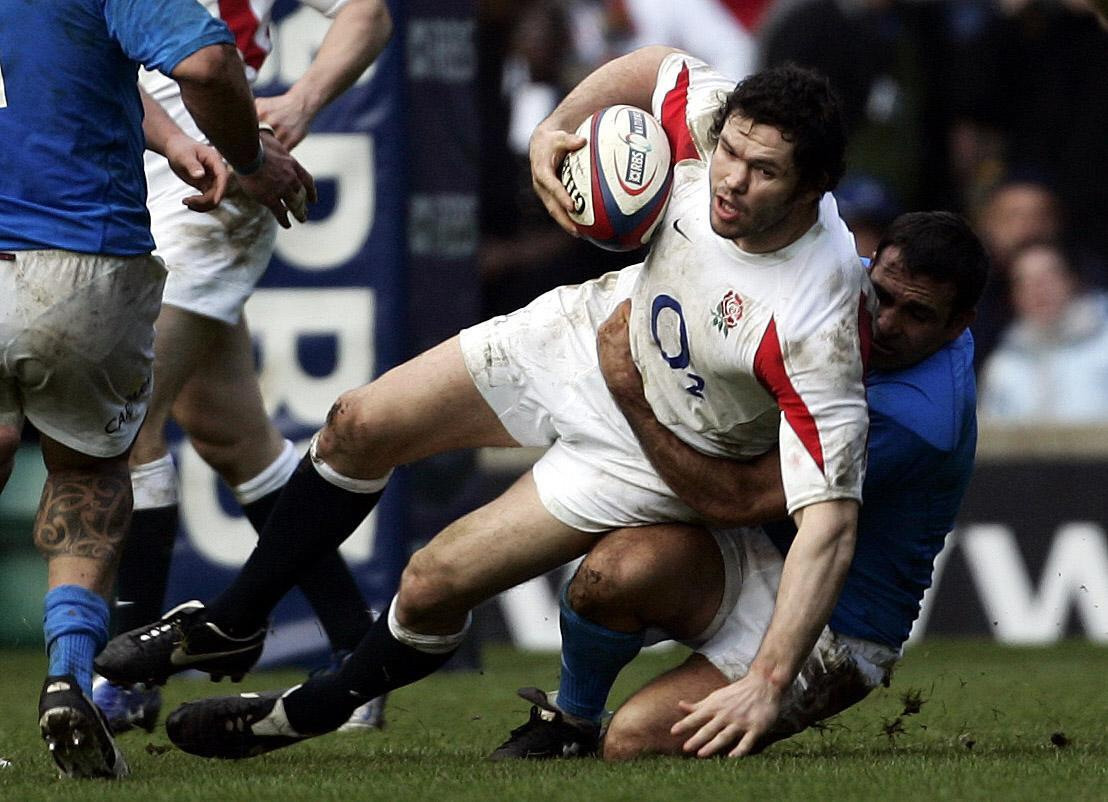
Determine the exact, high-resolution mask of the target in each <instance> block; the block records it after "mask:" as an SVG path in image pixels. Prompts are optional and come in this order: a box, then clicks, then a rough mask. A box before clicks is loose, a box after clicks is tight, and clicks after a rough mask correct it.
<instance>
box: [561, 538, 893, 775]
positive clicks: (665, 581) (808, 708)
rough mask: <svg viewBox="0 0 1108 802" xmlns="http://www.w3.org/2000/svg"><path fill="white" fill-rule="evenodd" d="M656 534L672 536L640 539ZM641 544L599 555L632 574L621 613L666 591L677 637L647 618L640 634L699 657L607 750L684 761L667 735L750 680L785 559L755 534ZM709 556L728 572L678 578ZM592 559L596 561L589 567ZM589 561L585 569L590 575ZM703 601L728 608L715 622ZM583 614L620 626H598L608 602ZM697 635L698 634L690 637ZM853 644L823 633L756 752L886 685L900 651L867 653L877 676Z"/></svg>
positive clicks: (632, 708) (658, 682) (619, 721)
mask: <svg viewBox="0 0 1108 802" xmlns="http://www.w3.org/2000/svg"><path fill="white" fill-rule="evenodd" d="M655 532H657V533H659V534H661V533H665V535H666V537H665V538H663V539H659V540H657V541H653V537H651V538H650V540H647V539H644V538H642V537H641V536H642V535H651V536H653V535H654V533H655ZM637 534H639V535H640V537H639V538H637V539H635V540H632V541H626V542H624V543H623V544H622V548H617V547H619V546H620V545H621V541H620V540H619V539H615V540H613V541H612V542H611V546H610V547H609V546H608V545H607V539H605V541H602V542H601V544H600V545H599V546H598V547H597V549H596V550H595V551H596V552H598V553H599V554H598V556H599V557H601V558H602V561H601V562H600V565H604V564H605V563H610V562H611V561H612V560H613V559H614V560H616V561H617V562H618V563H620V564H622V565H623V569H622V570H624V571H627V570H630V571H631V573H632V574H633V577H626V576H624V577H618V575H617V579H618V584H619V586H620V587H622V588H626V589H627V590H628V592H629V597H623V594H622V593H620V596H621V597H622V602H621V605H622V607H623V608H624V609H627V608H632V609H638V608H641V609H644V610H647V611H648V610H650V609H651V606H652V605H653V604H654V599H656V598H658V597H659V595H660V594H662V593H663V592H664V589H665V588H667V587H669V588H670V595H669V598H670V599H671V600H672V601H673V609H671V610H670V611H669V612H668V613H667V615H666V618H668V619H669V620H673V619H675V618H676V619H679V620H681V619H682V617H683V620H682V621H681V623H680V625H679V627H674V625H673V624H668V625H667V624H666V623H665V619H661V620H651V617H650V616H651V615H652V614H650V613H647V614H645V615H640V616H639V617H638V624H639V626H640V627H642V626H648V627H658V625H662V626H661V627H660V628H663V629H664V628H665V627H666V626H669V627H673V629H672V630H671V632H669V633H667V634H670V635H671V636H672V637H674V638H676V639H678V640H683V641H684V642H686V643H688V644H689V645H691V646H694V647H695V648H696V649H697V652H696V653H694V654H692V655H690V657H689V658H688V659H687V660H686V661H685V662H684V663H683V664H681V665H680V666H678V667H677V668H674V669H672V670H671V671H669V672H667V673H665V674H663V675H661V676H659V677H657V678H656V679H654V680H653V681H651V682H650V683H649V684H647V685H646V686H645V687H643V688H642V689H640V690H639V691H638V692H636V693H635V694H634V695H633V696H632V697H631V698H630V699H629V700H628V701H627V702H626V703H624V705H623V706H621V707H620V708H619V709H618V710H617V711H616V714H615V716H614V718H613V719H612V721H611V725H610V726H609V728H608V733H607V735H606V737H605V740H604V745H603V754H604V758H605V759H607V760H622V759H628V758H633V757H638V756H642V755H646V754H668V755H685V754H686V753H685V752H684V750H683V748H682V747H683V743H684V741H685V736H674V735H673V734H671V732H670V728H671V727H672V726H673V725H674V724H675V723H677V722H678V721H679V720H681V719H682V718H683V717H684V715H685V713H684V712H683V711H682V710H681V709H680V708H679V707H678V702H687V703H694V702H697V701H699V700H700V699H703V698H704V697H705V696H707V695H708V694H709V693H711V692H712V691H714V690H717V689H719V688H722V687H724V686H725V685H727V684H729V683H731V682H735V681H736V680H738V679H740V678H741V677H742V676H744V675H745V674H746V671H747V669H748V666H749V664H750V661H751V660H753V657H754V654H755V653H756V652H757V649H758V646H759V644H760V643H761V639H762V636H763V635H764V633H765V629H766V627H768V624H769V619H770V616H771V615H772V613H773V604H774V599H775V596H776V591H777V584H778V582H779V580H780V572H781V566H782V564H783V560H782V558H781V556H780V554H779V553H778V552H777V551H776V549H775V548H774V546H773V545H772V544H771V543H770V542H769V540H768V538H766V537H765V535H764V534H763V533H762V532H761V530H758V529H748V530H729V531H718V532H713V533H711V535H708V534H707V533H706V532H705V531H704V530H702V529H696V528H690V527H675V526H664V527H652V528H651V530H650V531H649V532H639V533H637ZM619 535H621V533H613V535H612V537H615V536H619ZM682 535H683V537H681V539H680V540H679V541H678V537H680V536H682ZM652 541H653V542H655V543H656V544H657V548H656V552H655V553H654V554H652V555H651V557H650V559H649V560H644V559H640V558H639V555H641V552H642V550H643V549H644V547H643V545H642V544H643V543H645V542H652ZM678 542H680V544H681V551H676V550H675V548H674V545H673V544H675V543H678ZM712 553H714V555H715V559H716V560H721V562H722V565H723V568H724V570H721V571H719V572H717V573H705V572H704V571H698V572H695V573H694V572H690V571H678V573H681V574H683V575H681V576H676V577H675V576H674V573H675V569H674V568H673V565H674V563H675V559H677V558H680V559H681V560H682V562H681V563H678V564H680V565H687V566H696V565H698V564H703V563H705V562H706V561H710V559H711V554H712ZM591 558H592V555H590V558H588V559H591ZM588 559H586V563H585V564H583V566H582V569H586V567H587V566H588ZM628 565H629V566H630V569H628V568H627V566H628ZM601 570H603V569H601ZM736 585H737V587H736ZM582 588H584V591H583V592H584V593H586V594H588V593H589V591H588V590H587V585H582ZM675 588H696V589H697V591H698V594H700V598H699V599H698V598H696V596H695V595H686V596H684V597H682V596H676V597H675V596H673V592H674V589H675ZM705 596H708V597H713V598H716V599H718V600H721V606H720V607H719V608H718V609H717V610H716V611H711V612H710V611H709V609H707V608H706V607H705V606H704V604H703V598H704V597H705ZM571 598H572V597H571ZM682 598H684V601H682ZM578 604H580V605H581V607H582V608H584V610H586V611H589V612H586V613H585V615H586V617H588V618H590V620H596V618H600V621H598V623H600V624H601V625H605V624H604V622H605V621H610V622H611V625H612V626H613V628H615V627H617V626H619V625H620V619H619V618H618V617H616V618H611V617H608V618H602V617H601V616H604V615H607V616H611V613H604V612H603V611H602V610H600V609H598V608H599V607H608V608H611V607H612V604H611V601H610V600H609V602H608V603H607V604H604V605H597V604H595V599H594V600H593V602H590V601H589V600H588V599H587V598H586V599H582V600H579V601H578ZM619 608H620V605H616V609H619ZM574 609H578V608H577V607H576V606H575V608H574ZM594 617H595V618H594ZM697 631H699V634H691V633H695V632H697ZM855 643H861V642H856V641H852V640H851V639H846V638H840V637H839V636H836V635H835V634H834V633H832V632H831V631H830V630H827V629H825V630H824V632H823V635H821V636H820V639H819V641H818V642H817V644H816V647H815V649H814V650H813V653H812V657H810V658H809V660H808V662H807V663H806V664H805V666H804V668H803V669H802V670H801V674H800V677H798V679H797V681H796V682H795V683H794V684H793V687H792V688H791V689H790V690H789V691H788V692H787V695H786V701H785V703H784V705H783V708H782V713H781V718H780V719H779V720H778V723H777V724H776V725H775V726H774V728H773V729H772V730H771V732H770V733H769V734H768V735H767V736H766V737H765V738H764V739H763V740H762V741H761V742H759V744H758V745H757V747H756V749H758V750H760V749H764V748H765V747H767V746H769V745H770V744H772V743H773V742H775V741H778V740H781V739H783V738H787V737H789V736H791V735H794V734H796V733H798V732H800V731H802V730H804V729H806V728H807V727H809V726H811V725H812V724H813V723H815V722H817V721H820V720H823V719H825V718H828V717H830V716H833V715H835V714H836V713H839V712H841V711H842V710H844V709H846V708H847V707H849V706H851V705H853V704H855V703H857V702H858V701H860V700H861V699H863V698H864V697H865V696H866V695H867V694H868V693H869V692H870V691H871V690H872V689H873V688H874V687H876V685H878V684H879V683H880V682H882V681H884V680H885V679H887V676H888V670H889V668H890V666H891V662H892V660H894V659H895V654H894V653H893V651H892V650H889V649H881V648H877V649H873V650H870V651H869V653H870V654H871V655H872V654H873V653H874V652H882V653H883V656H884V657H885V658H886V659H885V660H883V661H882V662H883V666H877V665H875V664H874V663H872V662H869V661H867V660H866V659H865V658H863V657H862V656H861V655H860V654H858V651H857V649H856V648H855V646H854V644H855Z"/></svg>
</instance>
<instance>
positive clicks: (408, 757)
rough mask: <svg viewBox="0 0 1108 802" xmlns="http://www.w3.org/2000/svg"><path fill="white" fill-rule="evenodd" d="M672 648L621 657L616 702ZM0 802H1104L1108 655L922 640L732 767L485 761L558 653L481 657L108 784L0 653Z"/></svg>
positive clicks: (172, 689)
mask: <svg viewBox="0 0 1108 802" xmlns="http://www.w3.org/2000/svg"><path fill="white" fill-rule="evenodd" d="M683 656H684V655H683V652H681V651H678V650H674V651H671V652H667V653H649V654H645V655H643V656H641V657H640V658H639V659H638V660H637V661H636V662H635V663H634V664H632V665H631V666H630V667H629V668H628V669H627V671H625V672H624V676H623V677H622V678H621V681H620V683H619V684H618V685H617V687H616V690H615V694H614V696H613V700H621V699H623V698H625V697H626V696H627V695H628V694H629V693H630V692H631V691H632V690H633V689H634V688H636V687H637V686H638V685H639V684H641V683H642V682H644V681H645V680H646V679H648V678H649V677H651V676H653V675H654V674H656V673H657V672H659V671H661V670H663V669H665V668H668V667H669V666H670V665H673V664H675V663H677V662H679V661H680V660H681V659H683ZM0 665H2V666H3V674H2V678H3V684H2V685H0V757H2V758H5V759H6V760H8V761H10V762H11V765H10V766H9V767H7V768H0V800H12V801H13V802H15V801H17V800H18V801H19V802H22V801H23V800H55V799H77V800H110V801H111V802H127V801H128V800H137V801H139V802H154V801H155V800H208V799H211V800H244V799H258V800H284V799H303V800H331V799H334V800H390V802H393V801H398V800H427V799H433V800H441V801H442V802H456V801H459V802H461V801H464V800H509V801H511V802H514V801H515V800H543V802H554V801H555V800H574V801H575V802H577V801H578V800H581V801H584V802H591V800H634V801H635V802H645V800H701V799H751V800H759V802H760V801H761V800H766V801H767V802H768V801H769V800H772V801H773V802H778V800H805V802H812V801H813V800H855V799H859V800H861V799H867V800H870V799H872V800H877V799H880V800H894V802H904V801H906V800H921V801H923V802H935V800H945V799H959V800H963V799H964V800H1043V799H1048V800H1055V801H1056V802H1062V801H1063V800H1064V801H1065V802H1069V801H1070V800H1090V802H1091V801H1092V800H1098V801H1099V802H1103V801H1104V800H1108V725H1106V723H1105V721H1106V716H1108V648H1105V647H1103V646H1100V647H1097V646H1093V645H1090V644H1088V643H1084V642H1081V643H1077V642H1073V643H1064V644H1061V645H1058V646H1055V647H1051V648H1047V649H1019V648H1005V647H1000V646H996V645H994V644H991V643H975V642H964V641H959V642H953V641H943V642H930V643H926V644H923V645H920V646H917V647H915V648H914V649H912V650H911V651H909V653H908V655H907V657H906V658H905V660H904V663H903V665H902V667H901V668H900V670H899V671H898V673H897V675H896V677H895V678H894V681H893V685H892V687H891V688H889V689H880V690H878V691H876V692H875V693H874V694H872V695H871V696H870V698H868V699H867V700H865V701H864V702H862V703H861V704H860V705H858V706H857V707H855V708H854V709H853V710H850V711H847V712H846V713H844V714H843V715H841V716H839V717H838V718H836V719H834V720H833V721H832V722H830V724H829V726H828V727H827V728H826V729H824V730H823V731H818V732H807V733H804V734H802V735H800V736H797V737H796V738H793V739H791V740H789V741H785V742H783V743H780V744H778V745H776V746H774V747H773V748H772V749H770V750H769V751H768V752H766V753H765V754H763V755H761V756H759V757H755V758H749V759H745V760H719V759H717V760H708V761H695V760H681V759H668V758H666V759H663V758H653V759H649V760H642V761H637V762H634V763H630V764H623V765H605V764H604V763H602V762H600V761H597V760H562V761H555V762H546V763H518V764H511V765H505V764H503V763H500V764H491V763H488V762H487V761H485V760H484V756H485V755H486V754H487V753H488V752H489V751H490V750H492V749H493V748H494V747H496V746H497V745H498V744H499V743H500V742H501V741H502V740H503V739H504V737H505V736H506V735H507V733H508V731H509V730H510V729H511V728H513V727H515V726H518V725H519V724H520V723H521V722H523V721H524V720H525V719H526V716H527V710H528V705H527V704H526V703H525V702H523V701H521V700H520V699H518V698H516V697H515V689H516V688H517V687H519V686H522V685H539V686H543V687H554V686H556V682H557V670H558V669H557V659H556V658H555V657H554V656H552V655H524V654H519V653H516V652H514V651H511V650H508V649H504V648H499V647H497V648H489V649H487V650H486V653H485V667H484V670H483V671H482V672H480V673H465V674H448V675H441V676H436V677H432V678H430V679H428V680H426V681H424V682H422V683H420V684H418V685H416V686H414V687H411V688H405V689H403V690H401V691H398V692H396V693H394V694H393V695H392V697H391V698H390V700H389V706H388V711H387V715H388V726H387V729H386V730H385V731H384V732H373V733H367V734H357V735H332V736H328V737H324V738H320V739H318V740H316V741H312V742H308V743H305V744H301V745H298V746H295V747H292V748H290V749H287V750H283V751H279V752H275V753H272V754H270V755H266V756H263V757H260V758H255V759H253V760H247V761H242V762H237V763H229V762H223V761H209V760H201V759H198V758H193V757H190V756H188V755H185V754H183V753H181V752H178V751H176V750H175V749H173V748H172V747H171V746H170V744H169V741H168V739H167V738H166V736H165V732H164V730H162V729H160V728H159V729H158V730H156V731H155V732H154V733H153V734H152V735H147V734H146V733H144V732H137V733H128V734H125V735H123V736H121V737H120V739H119V741H120V745H121V747H122V748H123V750H124V752H125V753H126V755H127V759H128V761H129V762H130V764H131V769H132V776H131V777H130V778H129V779H127V780H125V781H123V782H105V781H85V782H73V781H63V780H59V779H58V778H57V776H56V772H55V771H54V768H53V764H52V763H51V761H50V759H49V757H48V756H47V754H46V750H45V748H44V746H43V745H42V743H41V741H40V740H39V738H38V732H37V726H36V712H35V708H36V699H37V697H38V692H39V686H40V683H41V681H42V675H43V671H44V669H45V660H44V659H43V658H42V657H41V656H40V655H38V654H36V653H29V652H6V653H2V654H0ZM300 677H301V674H299V673H297V672H279V673H263V674H258V675H255V676H253V677H249V678H248V679H247V682H245V683H243V685H242V686H232V685H229V684H228V683H222V684H221V685H218V686H217V685H212V684H211V683H209V682H207V681H206V680H202V679H177V680H174V681H171V682H170V684H169V686H168V689H167V693H166V701H167V705H168V706H167V709H172V707H173V706H174V705H176V704H177V703H178V702H180V701H183V700H184V699H188V698H195V697H199V696H204V695H212V694H219V693H224V694H225V693H230V692H232V690H235V691H237V690H240V689H241V690H259V689H268V688H277V687H284V686H286V685H290V684H293V683H294V682H296V681H299V680H300Z"/></svg>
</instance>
